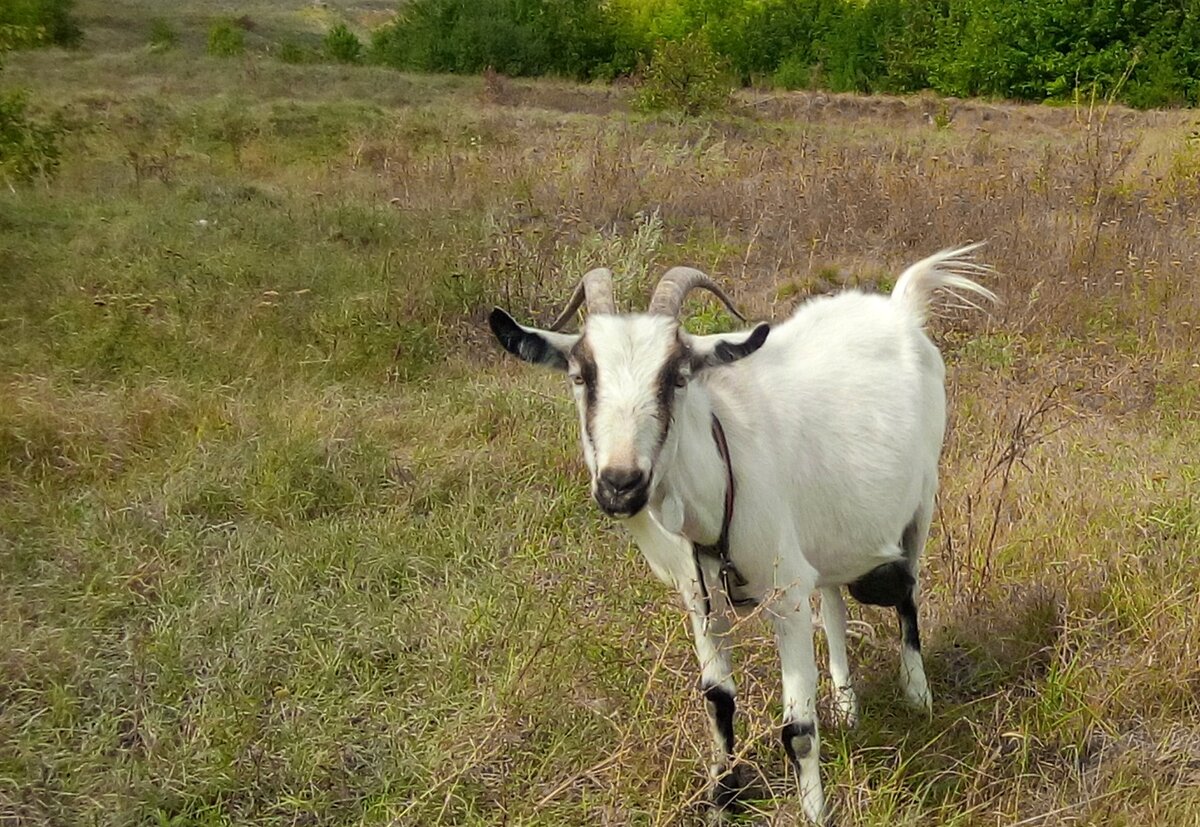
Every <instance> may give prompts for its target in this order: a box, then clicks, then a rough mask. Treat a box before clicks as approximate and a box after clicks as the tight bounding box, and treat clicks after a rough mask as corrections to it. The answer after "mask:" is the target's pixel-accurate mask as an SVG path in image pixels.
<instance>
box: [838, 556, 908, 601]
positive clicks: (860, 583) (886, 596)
mask: <svg viewBox="0 0 1200 827" xmlns="http://www.w3.org/2000/svg"><path fill="white" fill-rule="evenodd" d="M916 582H917V581H916V578H914V577H913V576H912V571H911V570H910V568H909V565H908V561H907V560H894V561H892V562H891V563H884V564H883V565H882V566H876V567H875V568H873V569H871V570H870V571H869V572H867V573H866V574H864V575H863V576H862V577H860V578H858V579H857V580H855V581H854V582H853V583H851V584H850V585H849V586H848V587H847V588H849V590H850V596H851V597H853V598H854V599H855V600H857V601H858V602H859V603H867V604H870V605H872V606H899V605H900V604H901V603H903V602H904V600H905V599H906V598H907V599H909V600H911V599H912V589H913V585H914V584H915V583H916Z"/></svg>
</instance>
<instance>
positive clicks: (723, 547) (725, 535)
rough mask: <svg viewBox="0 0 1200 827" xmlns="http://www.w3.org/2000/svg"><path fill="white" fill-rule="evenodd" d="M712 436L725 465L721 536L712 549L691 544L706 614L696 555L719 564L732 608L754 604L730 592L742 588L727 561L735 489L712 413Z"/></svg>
mask: <svg viewBox="0 0 1200 827" xmlns="http://www.w3.org/2000/svg"><path fill="white" fill-rule="evenodd" d="M712 436H713V442H715V443H716V445H717V454H718V455H719V456H720V457H721V461H722V462H723V463H724V464H725V513H724V515H723V516H722V518H721V535H720V537H718V538H717V542H716V544H715V545H705V544H703V543H692V555H693V557H694V558H695V562H696V575H697V577H698V578H699V580H700V590H701V592H702V593H703V595H704V603H705V608H706V610H707V611H708V612H711V611H712V608H711V605H710V604H709V599H708V587H707V585H705V583H704V572H703V571H702V570H701V568H700V555H701V554H703V555H705V556H707V557H714V558H716V559H717V561H718V562H720V564H721V569H720V571H721V586H722V587H723V588H724V589H725V597H726V598H727V599H728V600H729V602H730V603H732V604H733V605H734V606H752V605H754V604H755V603H756V602H757V601H756V600H755V599H754V598H752V597H741V598H739V597H736V596H735V595H734V589H735V588H737V587H739V586H745V585H746V578H744V577H742V573H741V572H740V571H738V570H737V566H735V565H734V564H733V560H731V559H730V557H729V526H730V524H731V523H732V522H733V506H734V496H735V493H736V491H735V489H734V483H733V461H732V459H730V456H729V443H728V441H726V439H725V429H724V428H723V427H722V426H721V420H720V419H718V418H717V414H716V412H713V417H712Z"/></svg>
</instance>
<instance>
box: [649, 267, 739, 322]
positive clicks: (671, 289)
mask: <svg viewBox="0 0 1200 827" xmlns="http://www.w3.org/2000/svg"><path fill="white" fill-rule="evenodd" d="M697 287H699V288H700V289H702V290H707V291H708V292H710V293H712V294H713V295H714V296H716V297H717V298H718V299H720V300H721V301H722V302H724V303H725V306H726V307H728V308H729V312H730V313H732V314H733V315H734V316H736V317H737V318H738V319H739V320H740V321H743V322H744V321H746V318H745V316H743V315H742V314H741V313H739V312H738V309H737V308H736V307H734V305H733V301H732V300H731V299H730V298H729V296H727V295H725V291H724V290H722V289H721V288H720V287H717V285H716V283H715V282H714V281H713V280H712V279H710V278H709V277H708V276H706V275H704V273H701V272H700V271H699V270H697V269H696V268H694V267H672V268H671V269H670V270H668V271H667V272H666V273H664V274H663V277H662V278H661V279H659V281H658V286H657V287H655V288H654V295H653V296H651V297H650V308H649V310H647V311H646V312H647V313H651V314H653V315H657V316H678V315H679V311H680V310H681V309H682V308H683V300H684V299H686V298H687V294H688V293H689V292H691V291H692V290H694V289H696V288H697Z"/></svg>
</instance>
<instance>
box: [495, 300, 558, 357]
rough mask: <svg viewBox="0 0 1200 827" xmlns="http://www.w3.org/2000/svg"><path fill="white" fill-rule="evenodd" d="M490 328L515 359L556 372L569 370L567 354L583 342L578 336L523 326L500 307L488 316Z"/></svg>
mask: <svg viewBox="0 0 1200 827" xmlns="http://www.w3.org/2000/svg"><path fill="white" fill-rule="evenodd" d="M488 324H489V325H491V327H492V333H494V334H496V338H497V339H498V340H499V341H500V344H501V345H503V346H504V349H505V350H507V351H508V352H509V353H511V354H512V355H513V356H516V357H517V358H518V359H524V360H525V361H526V362H532V363H533V364H535V365H545V366H546V367H548V368H554V369H555V370H566V369H567V354H568V353H570V352H571V348H573V347H574V346H575V343H576V342H577V341H579V336H578V334H574V333H555V332H554V331H551V330H538V329H537V328H535V327H524V326H523V325H519V324H517V323H516V322H515V321H514V320H513V317H512V316H510V315H508V314H507V313H505V312H504V311H503V310H501V309H500V308H499V307H497V308H494V309H493V310H492V313H491V315H490V316H488Z"/></svg>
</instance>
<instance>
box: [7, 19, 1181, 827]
mask: <svg viewBox="0 0 1200 827" xmlns="http://www.w3.org/2000/svg"><path fill="white" fill-rule="evenodd" d="M386 6H387V4H379V3H372V4H359V5H356V6H354V7H350V6H348V5H345V4H341V5H339V4H338V3H329V4H328V5H320V6H317V5H313V4H302V3H299V2H296V3H266V2H257V3H248V4H244V5H243V6H238V7H234V6H231V5H229V4H215V3H214V4H207V5H205V4H199V3H197V4H189V9H190V10H188V11H171V10H169V7H167V6H166V4H152V3H150V2H149V0H120V2H114V3H107V2H100V0H81V2H80V3H79V16H80V20H81V23H82V25H83V28H84V31H85V34H86V36H87V40H86V42H85V44H84V46H83V47H82V48H81V49H80V50H78V51H75V52H69V53H68V52H61V51H55V50H45V51H37V52H26V53H21V54H19V55H11V56H9V58H8V60H7V61H6V67H5V70H4V73H3V75H2V76H0V81H2V82H3V83H4V84H5V85H6V86H11V85H19V86H24V87H27V88H29V89H30V90H31V92H32V100H33V101H34V103H35V105H36V107H37V108H38V109H39V110H40V111H42V112H45V113H50V112H59V113H61V114H62V115H63V116H64V117H65V118H66V119H67V122H68V123H69V124H70V125H71V127H72V131H71V134H70V137H69V138H68V140H67V141H66V143H65V147H64V149H65V152H64V163H63V167H62V169H61V172H60V174H59V176H58V177H57V178H56V179H55V180H53V181H50V182H35V183H34V184H33V185H30V186H25V187H18V188H16V189H12V190H10V189H4V190H2V191H0V280H2V284H3V290H2V291H0V383H2V384H0V824H6V825H7V824H12V825H76V824H78V825H130V824H147V825H175V827H183V826H184V825H218V824H229V825H234V824H239V825H240V824H251V823H252V824H268V825H350V824H369V825H375V824H392V825H414V826H415V825H432V824H447V825H450V824H453V825H496V824H537V825H584V824H587V825H593V824H599V825H626V824H628V825H673V824H688V823H692V822H693V821H695V819H696V812H697V808H696V805H697V802H698V801H699V800H700V799H701V797H702V795H703V776H704V762H705V760H706V759H707V756H708V736H707V730H706V723H705V721H704V712H703V707H702V703H701V699H700V697H699V693H698V691H697V686H696V675H697V670H696V669H695V667H694V665H693V663H692V654H691V644H690V636H689V634H688V630H687V624H686V619H685V618H684V616H683V614H682V612H681V611H680V610H678V609H677V608H676V607H675V606H674V603H673V601H672V600H671V598H670V595H669V594H668V593H667V592H666V591H665V589H663V588H662V587H661V586H659V585H658V584H657V582H656V581H654V580H653V579H652V577H651V576H650V574H649V572H648V569H647V568H646V566H645V565H644V564H643V563H642V562H641V560H640V558H639V557H638V555H637V552H636V550H634V549H632V548H631V547H630V545H629V543H628V541H627V540H626V538H625V537H624V536H623V535H622V534H621V533H620V532H619V531H618V530H617V529H616V528H614V527H612V526H610V525H608V524H606V523H605V522H604V520H603V519H601V517H600V515H599V514H598V512H597V511H596V509H595V508H594V507H593V506H592V505H590V504H589V501H588V499H587V495H586V472H585V470H584V469H583V466H582V461H581V459H580V457H579V451H578V447H577V441H576V440H577V437H576V434H575V424H574V414H573V408H572V406H571V404H570V402H569V396H568V394H567V393H566V391H565V388H564V387H563V386H562V380H561V379H560V378H559V377H557V376H550V375H544V374H542V373H538V372H535V371H532V370H529V369H528V368H526V367H525V366H522V365H519V364H515V363H514V361H513V360H508V359H506V358H502V357H501V355H500V354H499V348H498V347H497V346H495V345H494V343H493V342H492V341H491V338H490V334H489V333H488V332H487V331H486V325H485V322H484V319H485V316H486V312H487V311H488V309H490V307H491V306H492V305H493V304H500V305H502V306H505V307H507V308H509V309H510V310H512V311H513V312H514V313H515V314H516V315H518V317H520V318H523V319H533V320H538V321H542V322H545V321H546V320H547V319H548V318H550V317H551V315H552V314H553V312H554V310H555V309H556V307H557V305H558V303H559V302H561V301H562V300H563V299H564V297H565V295H566V293H567V291H568V290H569V287H570V284H571V283H572V282H573V280H574V278H576V277H577V276H578V274H579V273H581V272H582V271H583V270H584V269H585V268H587V267H589V266H593V265H598V264H607V265H610V266H614V267H615V268H617V269H618V271H619V272H620V273H621V278H622V282H621V292H622V293H623V294H624V295H623V297H622V298H623V299H624V300H626V301H628V300H630V299H631V298H632V299H634V300H638V301H640V300H643V299H642V298H641V297H643V296H644V295H645V290H646V288H647V285H649V284H650V283H651V281H652V279H653V278H655V277H656V276H657V275H658V274H659V273H660V272H661V271H662V270H663V269H665V267H667V266H670V265H672V264H676V263H691V264H695V265H697V266H700V267H703V268H705V269H706V270H708V271H709V272H711V273H713V274H714V275H715V276H717V277H718V279H719V280H720V281H722V282H723V283H724V284H726V285H728V286H729V287H730V289H731V291H732V292H733V293H734V295H735V296H736V298H737V300H738V301H739V303H741V304H742V305H743V306H744V307H745V308H747V309H748V310H749V311H750V314H751V315H753V316H755V317H757V318H763V319H770V318H776V319H778V318H782V317H784V316H785V315H786V314H787V313H788V312H789V311H790V309H791V308H792V307H793V306H795V304H796V303H797V302H799V301H803V300H804V298H805V297H806V296H809V295H813V294H815V293H820V292H824V291H828V290H830V289H835V288H837V287H838V286H840V285H843V284H862V285H866V286H872V287H882V288H886V287H889V286H890V284H891V281H892V280H893V279H894V277H895V275H896V274H897V273H898V272H899V270H900V269H901V268H902V267H903V266H905V265H906V264H908V263H911V262H912V261H914V260H916V259H917V258H920V257H922V256H924V255H926V254H928V253H930V252H932V251H934V250H937V249H939V248H942V247H946V246H950V245H954V244H958V243H961V242H966V241H970V240H977V239H988V240H989V245H988V246H987V248H986V250H985V252H984V258H986V260H988V261H989V262H990V263H992V264H994V265H995V266H996V267H997V269H998V274H997V276H996V278H995V280H994V283H993V284H992V285H991V286H992V287H994V288H995V289H996V290H997V292H998V293H1000V294H1001V296H1002V297H1003V300H1004V303H1003V305H1002V306H1000V307H998V308H997V309H996V310H994V311H993V312H991V313H990V314H987V315H984V314H979V313H961V312H951V313H949V314H948V315H946V316H945V317H943V318H939V319H938V320H936V321H935V323H934V328H935V334H934V335H935V338H936V340H937V342H938V343H939V345H940V346H941V347H942V349H943V352H944V353H945V355H946V359H947V363H948V366H949V390H950V396H951V408H952V415H951V428H950V434H949V438H948V443H947V447H946V451H945V457H944V476H943V489H942V493H941V496H940V500H939V513H938V517H937V519H936V520H935V525H934V534H933V537H932V539H931V541H930V545H929V548H928V550H927V555H926V561H927V562H926V566H925V571H926V572H927V574H926V579H925V582H926V587H925V603H924V606H923V608H922V614H923V622H924V632H925V640H926V664H927V668H928V670H929V674H930V680H931V683H932V689H933V693H934V711H933V714H932V717H931V718H925V717H921V716H917V715H914V714H912V713H910V712H908V711H907V710H906V708H905V707H904V706H903V704H902V703H901V701H900V699H899V697H898V693H897V691H896V689H895V681H894V671H895V666H896V660H897V657H896V640H895V632H894V629H893V619H892V617H891V616H890V615H889V614H887V613H884V612H883V611H879V610H874V609H864V608H861V607H852V609H851V612H852V617H853V618H854V620H855V621H856V623H855V629H856V631H857V635H856V637H855V639H854V640H852V646H851V661H852V664H853V668H854V671H855V674H856V676H857V677H856V681H857V686H858V689H859V695H860V698H861V699H862V701H863V714H862V722H861V724H860V725H859V727H858V728H857V729H855V730H853V731H849V732H840V731H838V730H836V729H834V728H833V727H832V726H825V727H824V731H823V733H822V734H823V745H822V746H823V757H824V767H823V773H824V779H825V783H826V791H827V794H828V795H829V797H830V798H831V800H832V801H833V803H835V804H836V806H837V808H838V811H839V813H840V817H839V819H840V820H839V822H838V823H839V824H842V825H851V824H854V825H921V827H929V825H998V826H999V825H1011V827H1016V825H1084V824H1086V825H1131V826H1132V825H1139V826H1140V825H1172V826H1174V825H1200V723H1198V718H1200V622H1198V621H1197V618H1198V617H1200V587H1198V583H1200V493H1198V492H1200V451H1198V446H1200V330H1198V329H1197V328H1198V326H1200V279H1198V277H1197V272H1198V268H1200V223H1198V221H1197V216H1198V215H1200V174H1198V173H1200V140H1198V139H1197V132H1196V129H1197V116H1196V115H1195V114H1194V113H1190V112H1176V113H1153V112H1151V113H1141V114H1137V113H1132V112H1127V111H1124V110H1119V109H1114V110H1107V109H1105V108H1104V107H1103V106H1088V105H1086V104H1083V105H1081V106H1079V107H1074V108H1038V107H1015V106H1009V105H1003V104H989V103H972V102H961V101H938V100H936V99H933V98H924V97H922V98H912V99H883V98H850V97H839V96H825V95H819V94H791V95H773V94H767V93H745V94H744V95H743V96H742V97H740V98H739V99H738V102H737V104H736V105H735V107H734V109H733V111H732V112H731V113H730V114H729V115H727V116H722V117H718V118H714V119H711V120H685V121H678V120H675V119H671V118H650V117H647V116H643V115H637V114H633V113H631V111H630V108H629V106H628V99H627V95H628V93H627V92H624V91H621V90H614V89H609V88H605V87H575V86H570V85H567V84H562V83H555V82H517V81H510V80H505V79H503V78H496V79H492V80H488V81H484V80H482V79H475V78H442V77H436V78H425V77H415V76H406V75H401V74H397V73H394V72H390V71H386V70H382V69H378V68H371V67H343V66H332V65H306V66H292V65H286V64H284V63H281V62H278V61H276V60H274V59H273V58H272V57H271V56H270V55H268V54H266V53H265V50H266V49H267V48H268V47H270V45H271V44H272V42H274V41H273V39H274V38H280V37H283V36H295V37H298V38H302V37H306V36H307V37H318V36H319V33H320V32H321V31H323V28H322V27H323V26H324V25H327V21H326V18H329V19H330V22H336V20H337V19H341V18H342V17H344V18H345V19H347V20H349V21H350V22H351V23H353V24H355V25H356V26H365V25H367V24H368V23H369V21H370V16H371V15H373V14H379V13H381V10H383V9H385V8H386ZM218 14H229V15H241V14H246V15H248V17H249V18H250V21H251V22H252V23H254V28H253V29H252V30H251V34H252V37H251V38H250V39H249V41H248V45H249V47H250V52H249V54H248V55H247V56H245V57H243V58H234V59H217V58H210V57H207V56H205V55H204V53H203V45H204V33H205V31H206V30H207V26H208V23H209V18H210V16H213V15H218ZM153 17H163V18H166V19H167V20H168V22H169V23H171V25H173V26H175V27H176V28H177V29H178V30H179V31H180V33H181V35H182V37H181V42H180V45H179V47H178V48H175V49H172V50H166V51H161V52H152V51H150V50H149V49H148V48H147V47H146V44H147V43H148V40H149V36H150V35H149V32H150V20H151V18H153ZM316 18H320V19H316ZM695 309H696V311H697V315H696V317H695V319H696V320H695V324H698V325H702V326H705V327H706V328H707V329H712V328H715V327H719V326H722V325H725V324H727V322H728V320H727V319H726V318H725V317H723V316H721V315H719V314H718V313H716V312H715V311H714V310H712V309H711V307H710V306H709V305H700V304H697V305H696V308H695ZM737 648H738V658H737V661H738V665H739V673H738V680H739V686H740V689H741V692H740V698H739V701H740V703H741V709H742V710H743V711H744V714H743V715H742V716H741V718H740V723H739V728H740V735H741V736H742V740H743V743H744V744H746V758H747V760H749V761H752V762H754V763H755V764H757V765H758V766H759V767H760V768H761V770H762V772H763V774H764V776H765V777H766V778H767V779H768V780H769V782H770V783H771V786H772V790H773V792H774V793H775V796H776V797H774V798H768V799H764V800H763V801H761V802H759V803H758V806H757V807H756V808H755V809H756V811H755V812H751V813H750V814H749V815H747V816H746V817H745V821H744V823H746V824H784V823H793V822H794V820H795V819H796V818H797V817H798V810H797V808H796V806H795V804H794V802H793V801H792V794H791V792H790V790H789V787H790V784H791V781H790V779H789V777H788V775H787V772H786V770H785V767H784V758H783V753H782V749H781V748H780V747H779V745H778V742H777V740H776V736H775V727H776V726H777V721H778V712H779V706H778V700H777V696H778V668H777V662H776V659H775V656H774V653H773V649H772V647H771V643H770V641H769V639H768V637H767V627H766V625H765V624H763V623H761V622H758V621H748V622H746V623H744V624H741V626H740V627H739V629H738V630H737ZM826 695H827V688H826Z"/></svg>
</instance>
